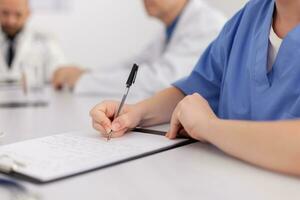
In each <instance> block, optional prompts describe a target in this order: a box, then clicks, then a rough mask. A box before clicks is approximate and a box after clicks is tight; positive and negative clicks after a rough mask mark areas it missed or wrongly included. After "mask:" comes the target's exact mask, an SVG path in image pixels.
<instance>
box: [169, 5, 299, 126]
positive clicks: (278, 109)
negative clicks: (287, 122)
mask: <svg viewBox="0 0 300 200" xmlns="http://www.w3.org/2000/svg"><path fill="white" fill-rule="evenodd" d="M274 10H275V2H274V0H252V1H250V2H249V3H248V4H247V5H246V6H245V7H244V8H243V9H242V10H240V11H239V12H238V13H237V14H236V15H235V16H234V17H233V18H232V19H231V20H230V21H229V22H228V23H227V24H226V25H225V27H224V28H223V30H222V32H221V33H220V35H219V36H218V37H217V39H216V40H215V41H213V42H212V43H211V44H210V45H209V47H208V48H207V49H206V51H205V53H204V54H203V55H202V57H201V59H200V60H199V62H198V64H197V65H196V67H195V68H194V70H193V72H192V73H191V74H190V76H188V77H186V78H184V79H182V80H179V81H178V82H176V83H174V84H173V86H175V87H177V88H178V89H180V90H181V91H182V92H183V93H185V94H186V95H190V94H193V93H199V94H201V95H202V96H203V97H204V98H206V99H207V101H208V102H209V104H210V105H211V107H212V108H213V110H214V112H215V113H216V114H217V115H218V116H219V117H220V118H222V119H238V120H254V121H261V120H280V119H293V118H300V25H299V26H297V27H296V28H294V29H293V30H292V31H291V32H289V33H288V35H287V36H286V37H285V38H284V39H283V42H282V45H281V47H280V50H279V53H278V55H277V58H276V60H275V63H274V65H273V70H272V71H271V73H269V74H268V72H267V58H268V45H269V34H270V28H271V25H272V21H273V13H274ZM298 84H299V85H298Z"/></svg>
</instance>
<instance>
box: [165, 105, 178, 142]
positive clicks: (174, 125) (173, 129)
mask: <svg viewBox="0 0 300 200" xmlns="http://www.w3.org/2000/svg"><path fill="white" fill-rule="evenodd" d="M180 129H182V125H181V123H180V121H179V119H178V111H177V109H175V111H174V113H173V115H172V119H171V123H170V130H169V132H168V133H167V135H166V137H168V138H169V139H175V138H176V137H177V134H178V132H179V130H180Z"/></svg>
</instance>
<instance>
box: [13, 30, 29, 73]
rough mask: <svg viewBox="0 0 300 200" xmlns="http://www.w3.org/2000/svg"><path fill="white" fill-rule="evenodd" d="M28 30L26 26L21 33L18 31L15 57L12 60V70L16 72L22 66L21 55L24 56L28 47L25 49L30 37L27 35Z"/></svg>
mask: <svg viewBox="0 0 300 200" xmlns="http://www.w3.org/2000/svg"><path fill="white" fill-rule="evenodd" d="M28 31H29V30H28V29H27V28H24V30H23V31H22V33H20V36H19V37H18V38H17V40H18V41H17V46H16V49H17V51H16V55H15V59H14V61H13V64H12V65H13V68H12V69H13V71H14V72H15V73H18V72H19V71H20V70H22V69H21V68H22V67H24V66H22V64H24V63H22V60H23V57H24V56H26V53H27V52H26V51H28V50H29V49H27V48H28V47H29V46H30V45H29V44H30V41H29V40H30V39H31V38H30V37H29V35H30V34H29V32H28Z"/></svg>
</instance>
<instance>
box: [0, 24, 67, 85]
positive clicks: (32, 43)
mask: <svg viewBox="0 0 300 200" xmlns="http://www.w3.org/2000/svg"><path fill="white" fill-rule="evenodd" d="M14 48H15V57H14V60H13V62H12V68H11V69H10V70H9V69H8V66H7V63H6V55H7V53H8V41H7V39H6V36H5V34H4V33H3V31H2V30H1V29H0V80H7V79H9V80H15V81H19V80H20V78H21V74H22V73H23V72H24V70H27V69H28V68H33V67H35V68H36V67H38V68H39V69H43V70H39V71H40V73H43V74H42V75H43V76H44V77H43V78H44V80H45V81H49V79H50V78H51V76H52V73H53V72H54V70H55V69H56V68H57V67H59V66H60V65H65V64H66V58H65V55H64V53H63V51H62V49H61V48H60V46H59V45H58V42H57V40H56V38H55V37H53V36H52V35H50V34H48V33H45V32H43V31H39V30H37V29H34V28H32V27H24V29H23V31H22V32H21V33H20V34H19V35H18V36H17V38H16V43H15V46H14ZM27 71H28V70H27ZM27 78H30V79H33V78H34V77H27Z"/></svg>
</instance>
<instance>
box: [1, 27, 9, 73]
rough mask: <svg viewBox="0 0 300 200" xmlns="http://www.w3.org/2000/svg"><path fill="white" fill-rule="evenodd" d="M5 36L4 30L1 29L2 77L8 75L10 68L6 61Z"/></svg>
mask: <svg viewBox="0 0 300 200" xmlns="http://www.w3.org/2000/svg"><path fill="white" fill-rule="evenodd" d="M5 41H6V39H5V36H4V34H3V32H2V30H1V29H0V73H1V74H0V76H1V75H3V74H6V73H7V71H8V66H7V64H6V60H5V54H6V51H5V45H6V44H5Z"/></svg>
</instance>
